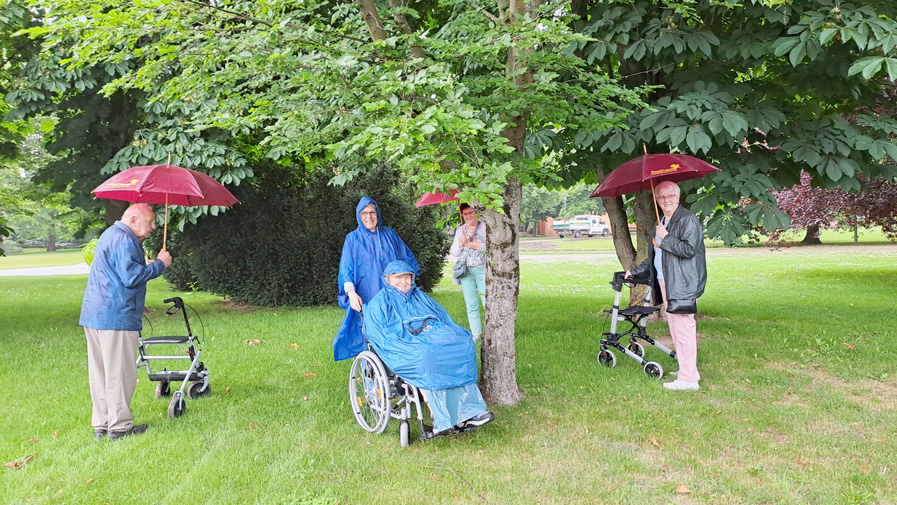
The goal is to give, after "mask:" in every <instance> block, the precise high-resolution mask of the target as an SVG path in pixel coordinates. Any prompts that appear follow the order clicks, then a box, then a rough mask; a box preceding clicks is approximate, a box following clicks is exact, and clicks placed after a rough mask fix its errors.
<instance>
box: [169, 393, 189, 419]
mask: <svg viewBox="0 0 897 505" xmlns="http://www.w3.org/2000/svg"><path fill="white" fill-rule="evenodd" d="M185 410H187V402H185V401H184V398H183V397H182V396H181V393H180V392H177V393H175V394H174V398H172V399H171V403H169V404H168V417H169V418H170V419H174V418H175V417H180V415H181V414H183V413H184V411H185Z"/></svg>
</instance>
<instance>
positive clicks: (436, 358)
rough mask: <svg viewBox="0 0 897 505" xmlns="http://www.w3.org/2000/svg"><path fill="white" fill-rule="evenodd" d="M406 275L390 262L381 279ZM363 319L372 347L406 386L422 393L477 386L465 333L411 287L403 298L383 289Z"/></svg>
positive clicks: (397, 263) (387, 287) (401, 267)
mask: <svg viewBox="0 0 897 505" xmlns="http://www.w3.org/2000/svg"><path fill="white" fill-rule="evenodd" d="M410 271H411V268H410V267H409V265H408V264H406V263H405V262H403V261H395V262H392V263H390V264H389V266H388V267H387V268H386V270H385V271H384V274H383V277H384V279H385V278H386V276H388V275H391V274H395V273H404V272H410ZM384 284H386V282H385V280H384ZM364 315H365V321H364V327H365V331H366V332H367V337H368V340H369V341H370V343H371V345H373V346H374V349H376V351H377V354H378V355H379V356H380V359H382V360H383V362H384V363H385V364H386V366H387V367H389V369H390V370H392V371H393V372H395V374H396V375H398V376H399V377H401V378H402V379H404V380H405V381H407V382H409V383H411V384H413V385H415V386H417V387H418V388H420V389H425V390H439V389H448V388H454V387H458V386H465V385H468V384H473V383H476V381H477V358H476V348H475V347H474V344H473V339H472V338H471V335H470V332H469V331H467V330H466V329H464V328H462V327H461V326H458V325H457V324H455V322H454V321H452V318H451V317H450V316H449V315H448V312H446V311H445V309H444V308H442V306H441V305H439V304H438V303H436V301H435V300H433V299H432V298H430V295H428V294H426V293H424V292H423V291H421V290H420V289H419V288H418V287H417V286H415V285H414V284H413V283H412V285H411V289H409V290H408V292H407V293H402V292H401V291H399V290H398V289H396V288H394V287H393V286H390V285H388V284H386V285H385V287H384V288H383V289H382V290H381V291H380V292H379V293H377V296H375V297H374V299H373V300H371V302H370V303H368V304H367V305H366V306H365V308H364Z"/></svg>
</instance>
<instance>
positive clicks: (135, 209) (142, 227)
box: [121, 203, 156, 242]
mask: <svg viewBox="0 0 897 505" xmlns="http://www.w3.org/2000/svg"><path fill="white" fill-rule="evenodd" d="M121 222H122V224H124V225H125V226H127V227H128V228H130V229H131V231H132V232H134V235H137V238H138V239H139V240H140V241H141V242H142V241H143V240H145V239H146V237H149V234H150V232H152V231H153V230H155V229H156V214H155V213H154V212H153V209H151V208H150V206H149V205H147V204H145V203H135V204H134V205H131V206H130V207H128V208H127V210H125V213H124V214H123V215H122V216H121Z"/></svg>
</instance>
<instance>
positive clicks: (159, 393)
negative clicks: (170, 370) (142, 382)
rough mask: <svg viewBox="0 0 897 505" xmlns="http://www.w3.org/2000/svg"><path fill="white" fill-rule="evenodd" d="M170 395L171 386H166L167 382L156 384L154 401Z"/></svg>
mask: <svg viewBox="0 0 897 505" xmlns="http://www.w3.org/2000/svg"><path fill="white" fill-rule="evenodd" d="M170 394H171V386H170V385H169V384H168V381H159V383H158V384H156V399H157V400H159V399H161V398H162V397H163V396H168V395H170Z"/></svg>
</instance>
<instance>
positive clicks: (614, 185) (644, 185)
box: [589, 148, 719, 245]
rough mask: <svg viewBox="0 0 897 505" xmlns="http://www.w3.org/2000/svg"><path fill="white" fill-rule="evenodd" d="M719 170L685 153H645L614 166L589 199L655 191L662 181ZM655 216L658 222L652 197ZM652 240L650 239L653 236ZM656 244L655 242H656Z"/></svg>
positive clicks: (652, 192)
mask: <svg viewBox="0 0 897 505" xmlns="http://www.w3.org/2000/svg"><path fill="white" fill-rule="evenodd" d="M718 171H719V169H718V168H716V167H715V166H713V165H711V164H710V163H707V162H706V161H704V160H699V159H698V158H695V157H694V156H689V155H687V154H648V152H647V148H646V150H645V154H644V155H642V156H639V157H638V158H634V159H631V160H629V161H627V162H626V163H623V164H622V165H620V166H619V167H617V168H615V169H614V170H613V172H611V173H610V174H609V175H608V176H607V177H605V178H604V180H603V181H601V184H599V185H598V187H597V188H595V191H593V192H592V194H591V195H589V198H595V197H598V196H620V195H625V194H627V193H638V192H639V191H646V190H648V189H650V190H651V194H652V195H653V194H654V186H655V185H656V184H657V183H659V182H663V181H671V182H680V181H687V180H689V179H700V178H701V177H704V176H705V175H707V174H709V173H713V172H718ZM654 200H655V201H654V215H655V216H657V222H658V223H659V222H660V212H658V210H657V201H656V199H654ZM652 240H653V239H652ZM655 245H656V244H655Z"/></svg>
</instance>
